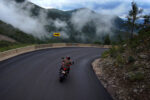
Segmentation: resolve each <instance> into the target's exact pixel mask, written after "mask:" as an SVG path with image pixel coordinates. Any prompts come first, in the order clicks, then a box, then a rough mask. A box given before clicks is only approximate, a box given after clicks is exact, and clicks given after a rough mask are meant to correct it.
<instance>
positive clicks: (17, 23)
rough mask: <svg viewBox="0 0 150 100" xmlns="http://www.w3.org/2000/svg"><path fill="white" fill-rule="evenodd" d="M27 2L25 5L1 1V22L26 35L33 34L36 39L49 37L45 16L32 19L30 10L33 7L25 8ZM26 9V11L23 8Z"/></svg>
mask: <svg viewBox="0 0 150 100" xmlns="http://www.w3.org/2000/svg"><path fill="white" fill-rule="evenodd" d="M25 5H26V2H25V3H23V4H17V3H15V2H13V1H10V2H9V3H8V2H5V1H4V0H1V1H0V12H1V15H0V20H2V21H4V22H6V23H8V24H11V25H13V26H14V27H15V28H18V29H20V30H22V31H23V32H25V33H28V34H32V35H34V36H36V37H39V38H41V37H43V36H46V35H47V32H46V31H45V29H44V25H45V24H46V23H45V22H46V21H45V14H44V13H42V12H41V13H40V15H39V16H38V17H36V18H34V17H31V16H30V15H31V14H30V11H29V10H30V9H31V8H32V6H27V7H26V6H25ZM23 7H26V8H27V9H26V10H23V9H22V8H23Z"/></svg>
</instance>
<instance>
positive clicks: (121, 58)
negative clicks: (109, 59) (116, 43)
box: [116, 54, 125, 64]
mask: <svg viewBox="0 0 150 100" xmlns="http://www.w3.org/2000/svg"><path fill="white" fill-rule="evenodd" d="M116 61H117V63H118V64H124V63H125V60H124V59H123V57H122V56H121V55H120V54H119V55H117V57H116Z"/></svg>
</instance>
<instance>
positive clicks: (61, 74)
mask: <svg viewBox="0 0 150 100" xmlns="http://www.w3.org/2000/svg"><path fill="white" fill-rule="evenodd" d="M62 59H64V57H62ZM73 64H74V61H72V63H71V65H73ZM61 66H62V67H61V68H60V70H59V81H60V82H63V81H64V80H65V79H66V78H67V76H68V74H69V70H70V68H66V67H64V65H63V64H62V65H61Z"/></svg>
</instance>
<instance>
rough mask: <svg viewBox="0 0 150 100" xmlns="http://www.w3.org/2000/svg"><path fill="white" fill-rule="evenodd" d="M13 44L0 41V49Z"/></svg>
mask: <svg viewBox="0 0 150 100" xmlns="http://www.w3.org/2000/svg"><path fill="white" fill-rule="evenodd" d="M12 44H13V43H11V42H8V41H0V48H3V47H8V46H10V45H12Z"/></svg>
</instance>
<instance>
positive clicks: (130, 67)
mask: <svg viewBox="0 0 150 100" xmlns="http://www.w3.org/2000/svg"><path fill="white" fill-rule="evenodd" d="M138 68H139V66H138V65H135V64H132V65H131V66H129V69H128V70H129V71H135V70H137V69H138Z"/></svg>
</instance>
